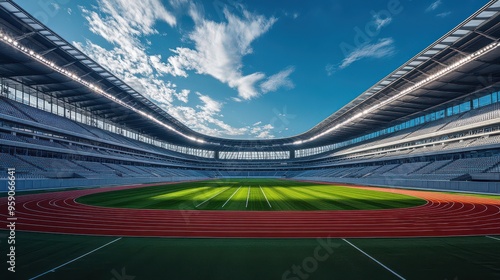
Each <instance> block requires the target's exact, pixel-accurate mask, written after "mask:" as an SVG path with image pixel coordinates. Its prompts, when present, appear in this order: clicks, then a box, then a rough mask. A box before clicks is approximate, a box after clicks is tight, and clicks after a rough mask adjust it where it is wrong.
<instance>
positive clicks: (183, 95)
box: [174, 89, 191, 103]
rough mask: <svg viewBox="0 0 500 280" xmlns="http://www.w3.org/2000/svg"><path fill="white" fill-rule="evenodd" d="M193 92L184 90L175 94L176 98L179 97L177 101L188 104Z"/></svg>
mask: <svg viewBox="0 0 500 280" xmlns="http://www.w3.org/2000/svg"><path fill="white" fill-rule="evenodd" d="M190 92H191V91H190V90H188V89H183V90H181V92H178V93H174V95H175V97H177V100H179V101H182V102H184V103H188V96H189V93H190Z"/></svg>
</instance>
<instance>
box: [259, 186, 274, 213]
mask: <svg viewBox="0 0 500 280" xmlns="http://www.w3.org/2000/svg"><path fill="white" fill-rule="evenodd" d="M259 188H260V191H261V192H262V194H263V195H264V197H265V198H266V201H267V204H269V208H273V207H272V206H271V203H269V200H267V196H266V193H264V190H263V189H262V187H261V186H259Z"/></svg>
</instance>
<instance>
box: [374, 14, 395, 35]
mask: <svg viewBox="0 0 500 280" xmlns="http://www.w3.org/2000/svg"><path fill="white" fill-rule="evenodd" d="M391 21H392V17H386V18H381V17H380V15H379V14H374V15H373V22H374V23H375V26H376V27H377V31H378V30H380V29H381V28H382V27H384V26H386V25H388V24H389V23H391Z"/></svg>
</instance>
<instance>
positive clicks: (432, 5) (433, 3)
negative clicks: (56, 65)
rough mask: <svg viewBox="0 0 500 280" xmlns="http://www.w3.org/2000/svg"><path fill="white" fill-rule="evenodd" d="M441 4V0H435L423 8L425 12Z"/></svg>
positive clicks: (433, 9)
mask: <svg viewBox="0 0 500 280" xmlns="http://www.w3.org/2000/svg"><path fill="white" fill-rule="evenodd" d="M441 4H443V2H442V1H441V0H436V1H434V2H432V3H431V4H430V5H429V7H427V9H425V11H426V12H431V11H435V10H436V9H437V8H438V7H439V6H441Z"/></svg>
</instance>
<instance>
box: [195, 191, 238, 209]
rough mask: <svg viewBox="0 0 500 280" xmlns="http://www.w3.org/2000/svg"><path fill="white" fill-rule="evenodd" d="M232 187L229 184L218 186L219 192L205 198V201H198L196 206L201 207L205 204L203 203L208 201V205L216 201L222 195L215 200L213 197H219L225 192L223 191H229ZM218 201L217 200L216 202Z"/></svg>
mask: <svg viewBox="0 0 500 280" xmlns="http://www.w3.org/2000/svg"><path fill="white" fill-rule="evenodd" d="M220 189H222V190H220ZM230 189H231V186H229V187H218V188H217V193H215V194H214V195H212V196H210V197H209V198H207V199H205V200H204V201H202V202H200V203H198V204H197V205H196V208H198V207H200V206H201V205H203V204H205V203H207V204H206V205H208V204H209V203H210V202H214V201H218V200H220V197H219V198H217V199H215V200H212V199H214V198H216V197H218V196H219V195H220V194H223V193H225V192H227V191H228V190H230ZM216 203H217V202H216ZM212 204H213V203H212Z"/></svg>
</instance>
